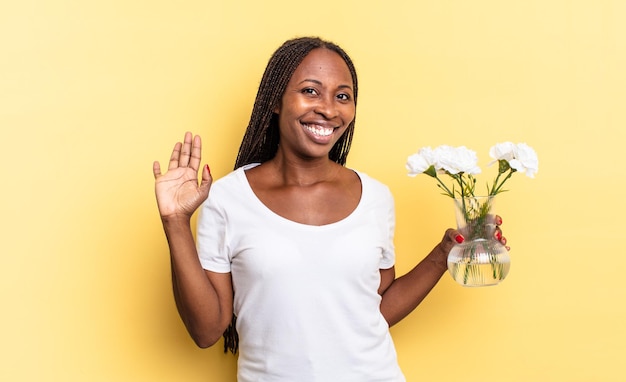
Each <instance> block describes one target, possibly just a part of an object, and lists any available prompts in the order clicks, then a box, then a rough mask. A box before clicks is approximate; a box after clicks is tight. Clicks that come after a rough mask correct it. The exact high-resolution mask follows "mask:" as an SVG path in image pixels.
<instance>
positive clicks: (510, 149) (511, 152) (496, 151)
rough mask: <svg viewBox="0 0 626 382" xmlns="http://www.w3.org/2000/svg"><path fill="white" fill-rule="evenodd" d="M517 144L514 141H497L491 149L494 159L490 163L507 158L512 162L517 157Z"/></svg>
mask: <svg viewBox="0 0 626 382" xmlns="http://www.w3.org/2000/svg"><path fill="white" fill-rule="evenodd" d="M515 151H516V146H515V144H514V143H512V142H503V143H497V144H496V145H494V146H493V147H491V148H490V149H489V156H490V157H492V158H493V159H494V161H492V162H490V163H489V165H492V164H494V163H495V162H497V161H499V160H505V161H507V162H510V161H511V160H512V159H514V158H515Z"/></svg>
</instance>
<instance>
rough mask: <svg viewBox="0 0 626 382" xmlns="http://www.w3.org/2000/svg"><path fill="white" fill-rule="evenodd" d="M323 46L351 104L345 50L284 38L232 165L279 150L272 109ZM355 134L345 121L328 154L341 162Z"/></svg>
mask: <svg viewBox="0 0 626 382" xmlns="http://www.w3.org/2000/svg"><path fill="white" fill-rule="evenodd" d="M317 48H324V49H329V50H332V51H334V52H335V53H337V54H339V56H341V58H342V59H343V60H344V61H345V63H346V65H347V66H348V70H349V71H350V75H351V76H352V85H353V93H354V104H355V106H356V101H357V95H358V82H357V76H356V69H355V68H354V64H353V63H352V60H351V59H350V57H349V56H348V54H347V53H346V52H345V51H344V50H343V49H341V48H340V47H339V46H337V45H335V44H334V43H332V42H330V41H324V40H322V39H320V38H318V37H299V38H294V39H291V40H287V41H286V42H285V43H283V45H282V46H281V47H280V48H278V49H277V50H276V52H274V54H273V55H272V57H271V58H270V60H269V62H268V64H267V67H266V68H265V73H263V77H262V79H261V84H260V85H259V90H258V92H257V95H256V99H255V101H254V106H253V107H252V115H251V116H250V122H249V123H248V128H247V129H246V132H245V134H244V136H243V140H242V141H241V146H240V147H239V153H238V154H237V160H236V162H235V169H237V168H239V167H241V166H244V165H247V164H250V163H263V162H266V161H268V160H270V159H272V158H273V157H274V156H275V155H276V151H277V150H278V140H279V133H278V115H277V114H276V113H274V110H275V109H276V107H278V106H279V105H280V102H281V99H282V97H283V94H284V93H285V89H286V88H287V83H288V82H289V80H290V79H291V76H292V75H293V73H294V72H295V71H296V68H297V67H298V66H299V65H300V63H301V62H302V60H304V58H305V57H306V56H307V55H308V54H309V53H310V52H311V51H312V50H313V49H317ZM353 134H354V119H353V120H352V122H350V124H349V125H348V128H347V129H346V131H345V132H344V134H343V135H342V136H341V138H339V140H338V141H337V142H336V143H335V145H334V146H333V147H332V148H331V150H330V152H329V154H328V156H329V158H330V159H331V160H332V161H334V162H336V163H339V164H340V165H342V166H344V165H345V164H346V159H347V157H348V152H349V151H350V144H351V143H352V135H353ZM236 322H237V317H236V316H235V315H233V319H232V321H231V323H230V325H229V326H228V329H226V331H225V332H224V352H225V353H226V352H228V351H229V350H230V351H231V352H232V353H233V354H235V353H236V352H237V349H238V348H239V335H238V334H237V330H236V328H235V325H236Z"/></svg>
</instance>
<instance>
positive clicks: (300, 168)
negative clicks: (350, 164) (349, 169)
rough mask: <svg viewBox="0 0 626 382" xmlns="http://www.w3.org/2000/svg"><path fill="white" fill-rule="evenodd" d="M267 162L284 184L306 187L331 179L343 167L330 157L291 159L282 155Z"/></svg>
mask: <svg viewBox="0 0 626 382" xmlns="http://www.w3.org/2000/svg"><path fill="white" fill-rule="evenodd" d="M266 163H267V164H268V165H270V166H272V167H273V169H274V170H275V173H276V175H277V176H278V177H279V178H280V179H281V181H282V182H283V184H285V185H290V186H305V187H306V186H311V185H314V184H317V183H321V182H327V181H331V180H332V179H334V178H335V177H336V175H337V173H338V172H339V170H340V168H341V167H342V166H340V165H339V164H337V163H335V162H333V161H332V160H330V159H328V158H319V159H314V160H290V159H287V158H285V157H283V156H280V155H277V156H276V157H274V158H273V159H271V160H269V161H268V162H266Z"/></svg>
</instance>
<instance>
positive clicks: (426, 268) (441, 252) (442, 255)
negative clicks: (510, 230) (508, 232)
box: [378, 216, 510, 326]
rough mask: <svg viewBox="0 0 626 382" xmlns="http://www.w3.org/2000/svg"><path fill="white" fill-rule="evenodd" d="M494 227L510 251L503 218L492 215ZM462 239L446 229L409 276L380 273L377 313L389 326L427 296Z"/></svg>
mask: <svg viewBox="0 0 626 382" xmlns="http://www.w3.org/2000/svg"><path fill="white" fill-rule="evenodd" d="M495 224H496V230H495V234H494V237H495V238H496V240H498V241H500V242H501V243H502V245H505V246H506V248H507V250H508V249H510V247H508V246H507V245H506V244H507V240H506V238H505V237H504V236H502V230H501V229H500V224H502V218H501V217H499V216H495ZM462 240H463V236H462V235H461V233H460V232H459V231H457V230H455V229H452V228H449V229H448V230H446V233H445V234H444V235H443V238H442V239H441V242H439V244H437V245H436V246H435V248H433V249H432V251H430V253H429V254H428V256H426V257H425V258H424V259H423V260H422V261H420V262H419V264H417V265H416V266H415V268H413V269H411V271H410V272H409V273H407V274H405V275H404V276H401V277H398V278H395V269H394V267H392V268H389V269H381V270H380V287H379V289H378V293H379V294H380V295H381V296H382V301H381V303H380V311H381V312H382V314H383V317H385V320H387V323H388V324H389V326H393V325H395V324H397V323H398V322H400V321H401V320H402V319H403V318H404V317H406V316H407V315H408V314H409V313H411V312H412V311H413V310H414V309H415V308H416V307H417V306H418V305H419V304H420V303H421V302H422V300H424V298H426V296H428V293H430V291H431V290H432V289H433V288H434V287H435V285H437V282H439V279H441V276H443V274H444V273H446V270H447V269H448V253H450V250H451V249H452V247H453V246H454V245H455V244H456V243H457V242H458V241H461V242H462Z"/></svg>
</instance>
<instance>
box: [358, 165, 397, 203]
mask: <svg viewBox="0 0 626 382" xmlns="http://www.w3.org/2000/svg"><path fill="white" fill-rule="evenodd" d="M353 171H354V172H355V173H356V174H357V175H358V176H359V178H360V179H361V184H362V186H363V192H364V193H369V194H373V195H375V196H379V197H380V196H382V195H384V196H386V197H389V198H391V199H393V196H392V194H391V190H390V189H389V186H387V185H386V184H385V183H383V182H381V181H379V180H377V179H375V178H372V177H371V176H369V175H368V174H366V173H364V172H362V171H358V170H353Z"/></svg>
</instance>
